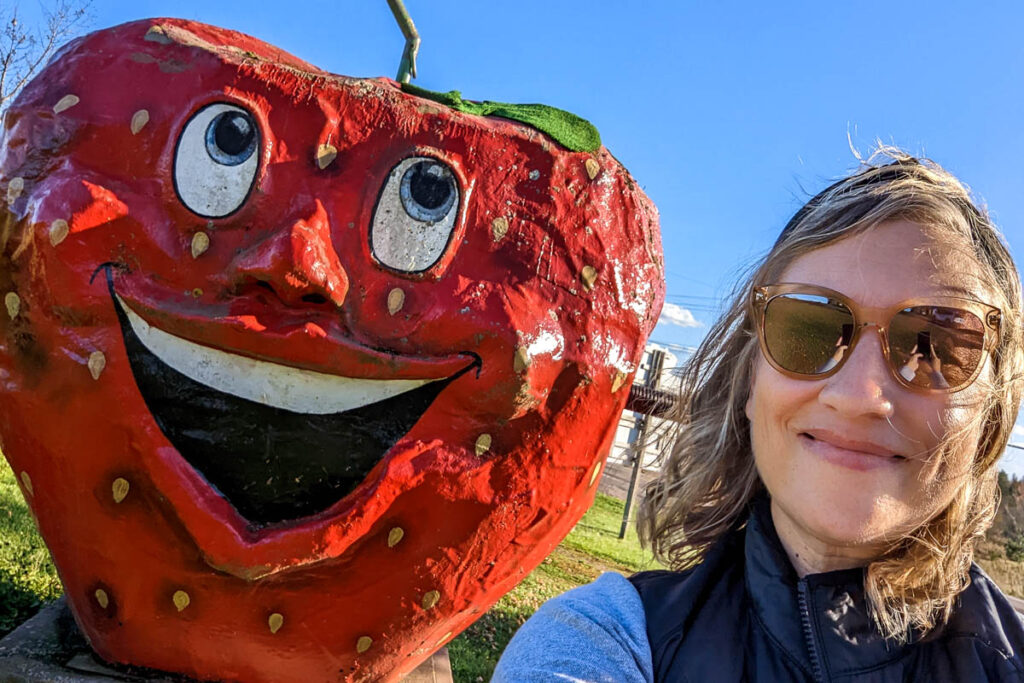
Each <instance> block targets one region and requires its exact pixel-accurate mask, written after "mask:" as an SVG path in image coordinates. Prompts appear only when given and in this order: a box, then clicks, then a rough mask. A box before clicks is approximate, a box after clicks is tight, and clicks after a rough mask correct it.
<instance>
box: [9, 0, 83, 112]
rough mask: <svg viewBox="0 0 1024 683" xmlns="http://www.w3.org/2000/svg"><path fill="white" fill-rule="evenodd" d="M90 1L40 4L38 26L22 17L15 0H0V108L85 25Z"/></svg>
mask: <svg viewBox="0 0 1024 683" xmlns="http://www.w3.org/2000/svg"><path fill="white" fill-rule="evenodd" d="M90 3H91V0H54V1H53V2H49V3H46V4H44V5H43V8H42V9H43V21H42V22H41V25H30V24H28V23H26V22H23V21H22V20H21V17H20V16H19V13H18V3H17V1H16V0H3V1H2V2H0V111H2V110H3V109H5V108H6V106H7V105H8V104H9V103H10V100H11V99H12V98H13V97H14V96H15V95H16V94H17V93H18V91H19V90H21V88H22V86H24V85H25V84H26V83H28V81H29V80H30V79H31V78H32V76H34V75H35V73H36V72H37V71H39V69H40V67H42V66H43V65H45V64H46V62H47V60H48V59H50V57H51V56H53V53H54V52H55V51H56V50H57V48H59V47H60V46H61V45H63V44H64V42H65V41H67V40H68V39H70V38H71V37H72V36H74V35H75V34H76V33H78V32H79V31H81V30H82V28H84V26H85V24H86V23H87V19H88V15H89V5H90Z"/></svg>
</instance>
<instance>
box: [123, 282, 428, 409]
mask: <svg viewBox="0 0 1024 683" xmlns="http://www.w3.org/2000/svg"><path fill="white" fill-rule="evenodd" d="M117 300H118V302H119V303H120V304H121V306H122V308H124V311H125V313H126V314H127V315H128V321H129V322H130V323H131V326H132V329H133V330H135V334H136V335H137V336H138V337H139V339H140V340H141V341H142V343H143V344H144V345H145V347H146V348H147V349H149V350H150V352H151V353H152V354H153V355H155V356H156V357H157V358H159V359H160V360H162V361H163V362H164V363H166V364H167V365H169V366H170V367H172V368H174V369H175V370H177V371H178V372H180V373H181V374H183V375H185V376H186V377H188V378H190V379H192V380H195V381H196V382H199V383H201V384H205V385H206V386H208V387H211V388H213V389H216V390H217V391H222V392H224V393H226V394H231V395H232V396H238V397H239V398H244V399H247V400H250V401H254V402H256V403H262V404H264V405H268V406H273V407H275V408H282V409H284V410H290V411H292V412H294V413H308V414H314V415H326V414H329V413H340V412H342V411H345V410H352V409H353V408H359V407H360V406H365V405H369V404H371V403H376V402H378V401H383V400H385V399H388V398H392V397H394V396H398V395H399V394H403V393H405V392H407V391H412V390H413V389H417V388H419V387H421V386H423V385H424V384H428V383H429V382H433V381H436V380H431V379H360V378H356V377H339V376H337V375H328V374H325V373H322V372H314V371H312V370H301V369H299V368H290V367H287V366H285V365H279V364H278V363H269V362H267V361H261V360H256V359H254V358H247V357H246V356H239V355H238V354H234V353H228V352H227V351H221V350H219V349H214V348H210V347H209V346H202V345H200V344H196V343H195V342H190V341H188V340H185V339H182V338H181V337H176V336H174V335H172V334H169V333H167V332H164V331H163V330H160V329H157V328H156V327H153V326H152V325H150V324H149V323H147V322H146V321H145V320H143V319H142V318H141V317H140V316H139V315H138V314H137V313H135V312H134V311H132V310H131V309H130V308H128V305H127V304H125V302H124V300H122V299H121V297H117Z"/></svg>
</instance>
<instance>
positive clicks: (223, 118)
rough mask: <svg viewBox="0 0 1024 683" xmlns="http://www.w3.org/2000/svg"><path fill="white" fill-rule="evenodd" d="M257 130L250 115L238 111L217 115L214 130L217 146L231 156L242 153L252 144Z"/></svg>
mask: <svg viewBox="0 0 1024 683" xmlns="http://www.w3.org/2000/svg"><path fill="white" fill-rule="evenodd" d="M254 136H255V131H254V130H253V127H252V122H251V121H250V120H249V117H248V116H247V115H245V114H242V113H240V112H237V111H233V112H227V113H224V114H221V115H220V116H219V117H217V125H216V128H214V131H213V139H214V142H216V143H217V147H218V148H219V149H220V150H221V151H222V152H224V153H225V154H227V155H229V156H238V155H239V154H242V153H243V152H245V151H246V150H247V149H249V147H250V145H252V141H253V137H254Z"/></svg>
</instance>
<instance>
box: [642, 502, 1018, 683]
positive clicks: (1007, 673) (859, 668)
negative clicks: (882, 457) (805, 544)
mask: <svg viewBox="0 0 1024 683" xmlns="http://www.w3.org/2000/svg"><path fill="white" fill-rule="evenodd" d="M630 581H632V583H633V585H634V586H635V587H636V589H637V591H638V592H639V593H640V598H641V600H642V601H643V605H644V612H645V615H646V618H647V636H648V639H649V641H650V644H651V655H652V657H653V660H654V680H655V681H656V682H669V681H671V682H673V683H675V682H677V681H678V682H686V683H718V682H719V681H721V682H722V683H732V682H733V681H735V682H739V681H749V682H751V683H753V682H767V681H772V682H775V681H815V682H825V681H843V682H844V683H845V682H847V681H850V682H852V681H857V682H858V683H889V682H890V681H925V682H928V683H931V682H932V681H936V682H946V681H950V682H956V683H974V682H975V681H1024V660H1022V657H1021V654H1022V652H1024V625H1022V622H1021V619H1020V618H1019V617H1018V616H1017V613H1016V612H1014V610H1013V608H1012V607H1011V606H1010V604H1009V603H1008V602H1007V600H1006V597H1005V596H1004V595H1003V594H1002V593H1001V592H1000V591H999V589H998V588H997V587H996V585H995V584H994V583H992V581H991V579H989V578H988V577H987V576H986V575H985V574H984V572H982V571H981V569H979V568H978V567H977V566H972V568H971V585H970V586H969V587H968V588H967V589H966V590H965V591H964V592H963V593H961V594H960V596H959V597H958V599H957V603H956V607H955V609H954V612H953V615H952V617H951V618H950V620H949V622H948V623H946V624H945V625H944V626H942V627H939V628H936V629H934V630H933V631H931V632H929V633H928V634H927V636H925V637H923V638H921V637H916V638H912V639H911V642H910V643H909V644H907V645H902V646H901V645H898V644H896V643H895V642H893V641H891V640H886V639H883V638H882V637H881V636H880V635H879V634H878V632H877V630H876V629H875V628H874V627H873V625H872V622H871V620H870V618H869V617H868V613H867V608H866V603H865V596H864V587H863V585H864V584H863V570H862V569H847V570H841V571H834V572H827V573H824V574H812V575H808V576H806V577H804V578H803V579H799V578H798V577H797V575H796V572H795V571H794V570H793V566H792V565H791V564H790V562H789V558H788V557H787V556H786V553H785V550H783V548H782V545H781V543H780V542H779V538H778V536H777V535H776V533H775V526H774V525H773V523H772V520H771V512H770V509H769V502H768V500H767V498H762V499H759V500H758V501H757V502H756V503H755V504H754V505H753V506H752V512H751V515H750V517H749V520H748V522H747V524H746V527H745V528H743V529H738V530H735V531H733V532H731V533H730V534H728V535H727V536H726V537H725V538H723V539H722V540H720V541H718V542H717V543H716V544H715V545H714V546H712V548H711V549H710V550H709V551H708V553H707V555H706V557H705V559H704V561H703V562H702V563H701V564H699V565H698V566H696V567H694V568H692V569H689V570H687V571H684V572H670V571H653V572H643V573H641V574H637V575H635V576H633V577H632V578H631V579H630Z"/></svg>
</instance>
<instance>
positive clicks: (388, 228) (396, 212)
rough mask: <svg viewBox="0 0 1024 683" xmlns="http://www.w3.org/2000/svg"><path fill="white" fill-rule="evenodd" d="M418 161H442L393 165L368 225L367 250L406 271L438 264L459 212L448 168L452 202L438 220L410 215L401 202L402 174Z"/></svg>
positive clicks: (455, 187)
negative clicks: (368, 241) (368, 246)
mask: <svg viewBox="0 0 1024 683" xmlns="http://www.w3.org/2000/svg"><path fill="white" fill-rule="evenodd" d="M419 162H427V163H434V164H441V165H442V166H445V164H444V163H443V162H441V161H438V160H437V159H434V158H431V157H410V158H408V159H403V160H402V161H401V162H400V163H399V164H398V165H397V166H395V167H394V168H393V169H392V170H391V173H389V174H388V178H387V180H386V181H385V183H384V190H383V192H381V194H380V199H378V200H377V207H376V209H375V210H374V213H373V223H372V225H371V228H370V249H371V250H372V252H373V255H374V257H375V258H376V259H377V260H378V261H380V262H381V263H383V264H384V265H385V266H387V267H388V268H394V269H395V270H401V271H405V272H409V273H415V272H420V271H424V270H426V269H427V268H430V266H432V265H434V264H435V263H437V261H438V259H440V258H441V255H442V254H443V253H444V250H445V247H447V246H448V240H449V239H450V238H451V234H452V231H453V230H454V228H455V218H456V217H457V216H458V214H459V185H458V180H457V177H456V175H455V174H454V173H452V172H451V170H450V169H447V166H445V168H446V169H447V171H448V174H449V177H450V178H451V179H452V185H451V187H452V192H453V193H454V197H453V198H452V199H453V201H451V202H450V207H449V208H448V210H447V212H446V213H445V214H444V215H443V216H441V217H440V218H438V219H437V220H433V221H430V220H421V219H419V218H415V217H413V216H411V215H409V212H408V211H406V209H405V207H404V205H403V203H402V196H401V192H402V177H403V176H404V175H405V173H406V171H408V170H409V169H411V168H412V167H413V166H415V165H416V164H417V163H419Z"/></svg>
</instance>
